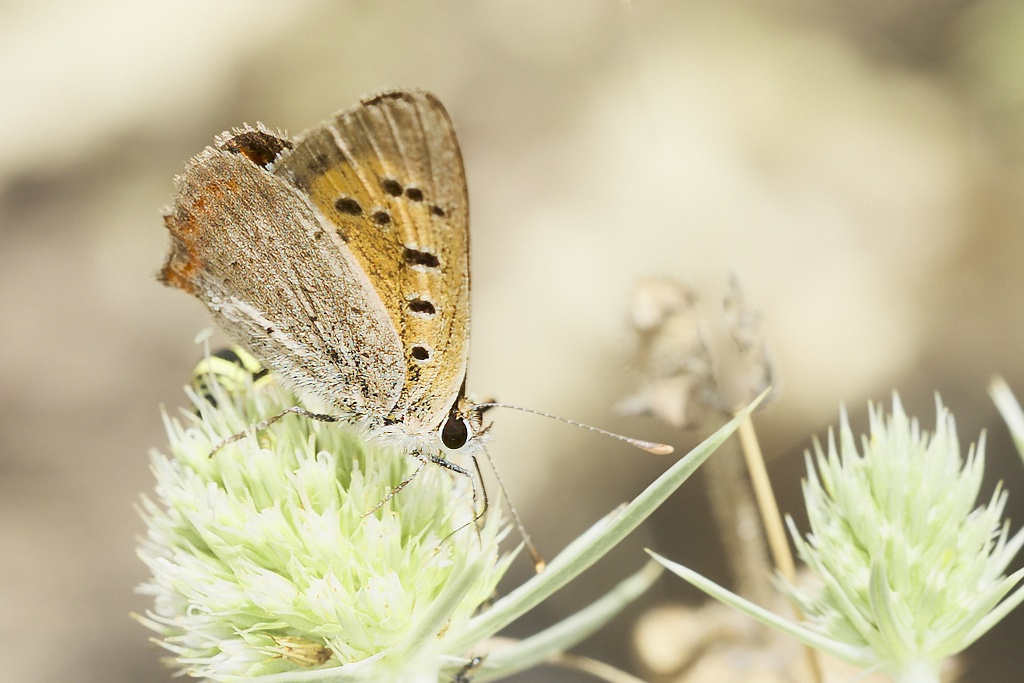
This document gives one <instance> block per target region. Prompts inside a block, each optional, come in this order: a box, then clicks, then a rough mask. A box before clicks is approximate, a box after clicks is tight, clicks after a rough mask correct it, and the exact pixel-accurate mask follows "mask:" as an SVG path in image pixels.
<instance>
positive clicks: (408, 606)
mask: <svg viewBox="0 0 1024 683" xmlns="http://www.w3.org/2000/svg"><path fill="white" fill-rule="evenodd" d="M211 388H212V390H213V393H214V397H215V399H216V405H213V404H211V403H210V402H208V401H207V400H205V399H203V398H201V397H199V396H196V395H193V396H192V398H193V402H194V403H195V405H196V408H197V410H198V416H187V417H188V418H189V419H187V420H185V424H184V425H183V424H182V422H181V421H180V420H173V419H170V418H165V423H166V426H167V433H168V436H169V439H170V444H169V454H170V455H163V454H160V453H154V454H153V456H152V469H153V472H154V474H155V476H156V491H155V498H152V499H151V498H147V497H144V498H143V500H142V505H141V512H142V516H143V518H144V520H145V522H146V525H147V534H146V537H145V539H144V540H143V541H142V544H141V547H140V548H139V555H140V557H141V558H142V559H143V561H144V562H145V563H146V564H147V565H148V566H149V568H150V570H151V572H152V575H153V576H152V579H151V580H150V581H148V582H147V583H145V584H144V585H143V586H141V587H140V591H141V592H143V593H145V594H148V595H151V596H152V597H153V599H154V606H153V608H152V610H151V611H150V612H149V613H148V614H147V616H146V617H140V620H141V621H142V622H143V623H144V624H146V625H147V626H149V627H150V628H152V629H153V630H155V631H156V632H157V633H158V634H159V637H158V638H157V639H156V641H157V642H158V643H159V644H160V645H162V646H163V647H164V648H166V649H167V650H168V651H170V652H171V654H172V657H171V658H170V663H171V664H172V665H174V666H176V667H177V668H178V669H180V670H181V671H182V672H183V673H186V674H188V675H191V676H201V677H206V678H210V679H213V680H218V681H227V680H238V679H241V678H248V677H253V676H267V675H270V676H271V678H269V679H267V680H290V678H289V677H290V676H293V675H294V674H295V673H296V672H304V673H303V675H302V680H305V681H311V680H377V681H380V680H395V681H401V680H416V681H419V680H425V681H431V680H432V681H437V680H438V676H439V673H438V672H439V671H440V670H441V669H442V668H444V667H449V668H450V667H451V666H452V665H453V664H452V662H453V661H456V662H457V661H458V660H457V659H456V658H457V657H461V656H463V655H464V654H465V652H464V650H465V644H464V643H465V633H464V627H465V626H466V624H467V622H468V621H469V620H470V618H471V617H472V616H473V615H474V613H475V612H476V611H477V610H478V608H479V607H480V606H481V605H482V604H484V603H485V602H486V601H487V600H489V599H490V598H491V596H492V595H493V593H494V590H495V586H496V584H497V582H498V580H499V579H500V577H501V576H502V574H503V573H504V571H505V569H506V568H507V566H508V562H509V559H510V558H508V557H502V556H501V555H500V554H499V550H498V543H499V541H500V540H501V537H502V536H503V534H504V530H505V527H504V524H503V521H502V519H503V518H502V514H501V510H500V505H499V501H496V500H495V499H494V498H495V497H494V496H492V497H491V500H490V508H489V509H488V511H487V514H486V517H485V521H483V522H482V523H478V522H479V520H478V519H477V517H478V513H479V508H480V505H481V502H480V501H479V499H475V497H474V486H473V482H471V481H470V480H469V478H468V477H462V476H460V475H458V474H454V473H452V472H449V471H448V470H446V469H443V468H441V467H437V466H427V467H424V468H423V470H422V471H421V472H420V473H419V474H418V475H417V476H416V477H415V478H414V479H413V480H412V481H411V482H410V483H409V484H408V486H406V487H405V488H404V489H403V490H402V491H401V492H399V493H398V494H397V495H396V496H395V497H394V498H392V499H391V500H390V501H388V502H387V503H386V504H385V505H380V503H381V502H382V501H383V500H385V498H386V497H387V496H388V495H389V493H390V492H391V491H392V490H393V489H394V487H395V486H396V485H398V484H399V483H400V482H402V481H403V480H404V479H405V478H406V477H407V476H408V475H409V473H410V472H411V471H412V470H413V469H414V468H415V466H416V465H417V464H418V462H417V461H416V460H415V459H414V458H413V457H411V456H410V455H409V453H407V452H401V451H399V450H397V449H394V448H385V447H381V446H379V445H376V444H375V443H373V442H370V441H367V440H365V439H364V438H362V437H361V436H360V435H359V433H358V432H356V431H354V430H353V429H348V428H345V427H343V426H340V425H337V424H323V423H320V422H316V421H313V420H310V419H307V418H303V417H295V416H289V417H286V418H284V419H282V420H280V421H278V422H276V423H275V424H273V425H272V426H271V427H270V428H268V429H266V430H265V431H262V432H260V433H259V434H257V435H255V436H248V437H246V438H244V439H242V440H240V441H238V442H235V443H232V444H229V445H227V446H225V447H224V448H222V449H220V450H218V451H217V452H216V453H215V454H214V455H213V457H210V453H211V450H212V448H213V447H214V445H215V444H217V443H218V442H219V441H220V440H221V439H222V438H224V437H225V436H227V435H230V434H232V433H236V432H239V431H241V430H244V429H246V428H248V427H250V426H251V425H252V424H254V423H255V422H256V421H257V420H259V419H262V418H264V417H266V416H268V415H272V414H275V413H277V412H278V411H280V410H281V409H283V408H286V407H289V406H292V405H296V403H295V398H294V397H293V396H291V395H290V394H288V393H287V392H285V391H284V390H282V389H280V388H279V387H277V386H274V385H273V384H270V385H269V386H267V387H261V388H260V390H259V391H254V390H252V387H251V383H250V386H249V387H248V388H245V389H243V390H241V391H238V392H237V393H235V394H233V395H228V394H227V393H226V392H225V391H224V390H223V388H219V387H217V386H216V385H213V386H212V387H211ZM370 510H373V512H372V513H370V514H367V512H368V511H370ZM460 638H461V642H462V643H463V644H462V645H461V646H459V647H458V648H457V649H458V650H459V651H452V650H453V646H452V645H451V643H454V642H456V641H459V640H460ZM274 674H277V675H276V676H275V675H274ZM320 674H323V675H320Z"/></svg>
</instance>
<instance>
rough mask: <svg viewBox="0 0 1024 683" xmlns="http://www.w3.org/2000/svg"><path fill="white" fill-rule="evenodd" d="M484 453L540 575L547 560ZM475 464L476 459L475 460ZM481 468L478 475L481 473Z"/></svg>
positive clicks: (492, 464) (485, 495)
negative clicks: (527, 530) (535, 543)
mask: <svg viewBox="0 0 1024 683" xmlns="http://www.w3.org/2000/svg"><path fill="white" fill-rule="evenodd" d="M480 450H482V451H483V452H484V457H486V458H487V464H488V465H490V466H491V471H492V472H494V480H495V481H497V482H498V488H500V489H501V497H502V498H503V499H504V500H505V504H506V505H507V506H508V511H509V513H510V514H511V515H512V522H513V524H515V525H516V528H517V529H518V530H519V535H520V536H522V537H523V547H525V548H526V552H528V553H529V554H530V559H531V560H533V568H534V570H536V572H537V573H538V574H540V573H541V572H542V571H544V568H545V567H547V566H548V563H547V560H545V559H544V557H543V556H542V555H541V554H540V551H539V550H537V546H535V545H534V544H533V540H532V539H531V538H530V534H528V533H526V526H525V525H524V524H523V520H522V519H520V517H519V511H518V510H516V506H515V505H513V504H512V499H511V498H509V497H508V489H506V488H505V481H504V480H503V479H502V478H501V473H500V472H499V471H498V468H497V467H496V466H495V464H494V460H492V459H491V454H490V452H488V450H487V449H486V448H481V449H480ZM473 460H474V462H475V461H476V458H474V459H473ZM479 472H480V470H479V468H478V469H477V473H479ZM480 486H481V487H483V478H481V479H480ZM484 500H485V501H486V500H487V489H486V488H484Z"/></svg>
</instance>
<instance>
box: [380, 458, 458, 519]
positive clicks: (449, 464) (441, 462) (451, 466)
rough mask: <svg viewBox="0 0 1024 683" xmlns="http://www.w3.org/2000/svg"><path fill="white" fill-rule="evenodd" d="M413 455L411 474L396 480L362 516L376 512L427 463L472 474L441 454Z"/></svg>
mask: <svg viewBox="0 0 1024 683" xmlns="http://www.w3.org/2000/svg"><path fill="white" fill-rule="evenodd" d="M413 456H415V458H416V459H417V460H418V461H419V465H417V466H416V469H415V470H413V472H412V474H410V475H409V476H408V477H406V478H405V479H403V480H402V481H400V482H398V485H397V486H395V487H394V488H392V489H391V490H390V491H388V494H387V495H386V496H384V499H383V500H382V501H380V502H379V503H377V504H376V505H374V506H373V507H372V508H370V509H369V510H368V511H367V512H366V514H364V515H363V516H364V517H366V516H368V515H372V514H373V513H374V512H376V511H377V510H379V509H381V508H382V507H383V506H384V505H385V504H386V503H387V502H388V501H389V500H391V499H392V498H394V497H395V496H397V495H398V493H399V492H400V491H401V490H402V489H404V488H405V487H406V486H408V485H409V483H410V482H411V481H412V480H413V479H415V478H416V476H417V475H418V474H419V473H420V472H422V471H423V468H424V467H426V466H427V463H433V464H435V465H440V466H441V467H443V468H445V469H447V470H451V471H452V472H456V473H458V474H461V475H463V476H466V477H470V476H472V475H470V473H469V471H468V470H467V469H465V468H463V467H460V466H459V465H456V464H455V463H453V462H452V461H451V460H446V459H445V458H442V457H441V456H438V455H425V454H424V453H420V452H419V451H416V452H413Z"/></svg>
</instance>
